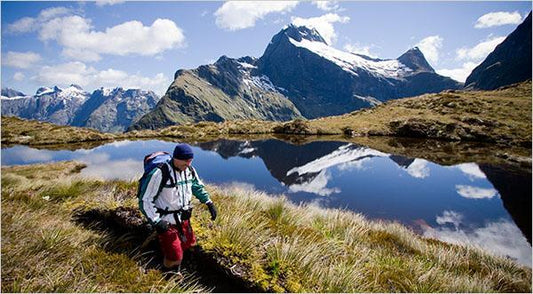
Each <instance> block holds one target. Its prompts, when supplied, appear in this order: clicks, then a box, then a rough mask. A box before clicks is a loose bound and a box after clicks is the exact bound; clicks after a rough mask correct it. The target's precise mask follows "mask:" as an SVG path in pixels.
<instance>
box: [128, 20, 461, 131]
mask: <svg viewBox="0 0 533 294" xmlns="http://www.w3.org/2000/svg"><path fill="white" fill-rule="evenodd" d="M400 60H402V61H404V62H405V63H407V64H409V65H410V66H411V67H413V68H410V67H409V66H408V65H406V64H404V63H402V62H401V61H400ZM193 77H194V78H193ZM459 88H462V84H461V83H459V82H456V81H453V80H452V79H450V78H447V77H443V76H440V75H438V74H436V73H435V71H434V70H433V68H431V66H430V65H429V63H427V61H426V60H425V57H424V56H423V54H422V52H420V50H419V49H418V48H412V49H410V50H409V51H407V52H405V53H404V54H403V55H402V56H400V57H399V58H398V59H387V60H385V59H375V58H370V57H367V56H361V55H357V54H353V53H348V52H344V51H340V50H338V49H335V48H333V47H330V46H329V45H328V44H327V42H326V41H325V40H324V38H323V37H322V36H321V35H320V34H319V33H318V31H316V30H315V29H311V28H308V27H305V26H295V25H293V24H290V25H287V26H285V27H284V28H283V29H282V30H281V31H280V32H278V33H277V34H276V35H274V36H273V37H272V39H271V41H270V42H269V44H268V45H267V47H266V48H265V51H264V53H263V55H262V56H261V57H260V58H253V57H249V56H246V57H241V58H229V57H227V56H225V55H223V56H221V57H220V58H219V59H218V60H217V61H216V62H214V63H213V64H208V65H201V66H199V67H198V68H196V69H191V70H183V69H180V70H178V71H176V74H175V75H174V82H173V83H172V84H171V85H170V87H169V89H168V91H167V93H166V94H165V95H164V97H163V98H162V99H161V100H160V102H159V103H158V105H157V106H156V108H155V109H153V110H152V111H150V112H149V113H147V114H146V115H145V116H144V117H143V118H141V119H140V120H139V121H138V122H137V123H136V124H133V125H132V126H131V127H130V128H129V130H139V129H158V128H162V127H165V126H169V125H172V124H183V123H188V122H198V121H202V120H210V121H216V122H219V121H222V120H228V119H267V120H276V121H285V120H290V119H294V118H298V117H304V118H308V119H312V118H318V117H323V116H330V115H339V114H343V113H347V112H351V111H354V110H357V109H361V108H367V107H371V106H374V105H376V104H379V103H381V102H384V101H387V100H390V99H396V98H401V97H407V96H413V95H419V94H423V93H427V92H430V93H433V92H440V91H442V90H444V89H459ZM192 89H196V90H194V91H193V90H192ZM202 90H203V91H202ZM265 97H266V98H267V99H265Z"/></svg>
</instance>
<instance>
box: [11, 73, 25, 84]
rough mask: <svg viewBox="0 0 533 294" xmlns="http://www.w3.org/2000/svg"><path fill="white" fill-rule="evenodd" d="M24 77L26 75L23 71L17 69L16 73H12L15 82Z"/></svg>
mask: <svg viewBox="0 0 533 294" xmlns="http://www.w3.org/2000/svg"><path fill="white" fill-rule="evenodd" d="M25 77H26V76H25V75H24V74H23V73H21V72H19V71H18V72H16V73H15V74H14V75H13V80H15V81H17V82H21V81H23V80H24V78H25Z"/></svg>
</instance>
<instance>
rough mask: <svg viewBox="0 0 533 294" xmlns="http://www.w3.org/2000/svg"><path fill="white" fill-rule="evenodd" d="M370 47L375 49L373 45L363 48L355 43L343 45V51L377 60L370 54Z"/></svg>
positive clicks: (374, 55)
mask: <svg viewBox="0 0 533 294" xmlns="http://www.w3.org/2000/svg"><path fill="white" fill-rule="evenodd" d="M372 47H375V46H374V45H370V46H364V45H360V44H359V43H355V44H346V45H344V47H343V49H344V50H346V51H348V52H351V53H356V54H362V55H366V56H369V57H372V58H377V55H376V54H374V53H372V52H370V49H371V48H372Z"/></svg>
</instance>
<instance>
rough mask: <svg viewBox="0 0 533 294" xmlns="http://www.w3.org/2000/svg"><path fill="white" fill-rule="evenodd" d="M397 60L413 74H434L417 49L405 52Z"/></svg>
mask: <svg viewBox="0 0 533 294" xmlns="http://www.w3.org/2000/svg"><path fill="white" fill-rule="evenodd" d="M397 60H398V61H399V62H401V63H403V64H405V65H407V66H408V67H409V68H410V69H412V70H413V71H415V72H435V70H434V69H433V68H432V67H431V65H429V63H428V62H427V60H426V58H425V57H424V54H423V53H422V51H420V49H419V48H418V47H414V48H411V49H409V50H407V52H405V53H404V54H402V56H400V57H398V59H397Z"/></svg>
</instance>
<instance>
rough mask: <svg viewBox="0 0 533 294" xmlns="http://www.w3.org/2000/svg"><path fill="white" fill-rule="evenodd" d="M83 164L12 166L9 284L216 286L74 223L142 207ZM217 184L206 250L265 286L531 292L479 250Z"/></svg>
mask: <svg viewBox="0 0 533 294" xmlns="http://www.w3.org/2000/svg"><path fill="white" fill-rule="evenodd" d="M80 167H81V165H80V164H76V163H73V162H61V163H54V164H48V165H33V166H22V167H21V166H19V167H4V168H2V249H1V250H2V289H3V291H6V292H182V291H185V292H194V291H208V289H207V288H205V287H204V286H202V285H201V284H199V283H198V282H197V281H198V277H197V276H196V277H194V276H188V277H186V278H185V279H184V280H176V279H165V278H164V277H163V276H162V273H161V272H160V271H159V270H158V269H157V268H150V267H147V266H146V264H147V262H148V261H147V256H146V255H143V254H139V250H138V246H139V245H140V244H132V239H131V238H130V237H129V236H128V235H127V234H125V235H123V236H118V237H116V236H115V237H111V236H109V235H107V234H105V233H104V232H99V231H94V230H90V229H88V228H85V227H83V226H81V225H79V224H76V223H75V222H74V221H72V219H73V215H74V213H75V211H80V210H89V209H92V208H98V209H108V208H116V207H120V206H124V207H136V206H137V203H136V198H135V189H136V187H135V183H134V182H123V181H98V180H89V179H82V178H79V176H78V175H77V172H76V171H79V169H80ZM43 170H47V171H49V172H46V173H43V172H42V171H43ZM209 189H210V191H211V193H212V197H213V199H214V201H215V202H216V203H217V206H218V208H219V217H218V218H217V220H216V221H215V222H212V221H210V220H209V215H208V213H207V210H206V209H205V208H204V207H203V206H199V207H197V209H196V210H195V216H194V218H193V226H194V229H195V231H196V232H197V237H198V245H199V246H201V248H202V250H203V252H205V253H207V254H208V255H209V256H211V258H212V259H213V260H214V261H215V263H216V264H218V266H220V267H222V268H224V269H225V270H226V272H228V273H230V274H231V275H232V276H234V277H235V276H237V277H239V279H240V280H241V281H244V282H245V283H246V284H248V285H252V286H253V288H254V289H258V290H260V291H274V292H531V269H530V268H526V267H523V266H521V265H518V264H517V263H515V262H513V261H511V260H508V259H504V258H499V257H494V256H491V255H488V254H486V253H484V252H482V251H480V250H478V249H476V248H472V247H463V246H456V245H451V244H447V243H444V242H441V241H437V240H433V239H425V238H422V237H420V236H418V235H416V234H415V233H413V232H412V231H410V230H409V229H407V228H406V227H404V226H402V225H400V224H397V223H385V222H374V221H368V220H367V219H365V218H364V217H363V216H361V215H359V214H355V213H352V212H348V211H342V210H333V209H321V208H318V207H316V206H310V205H299V206H298V205H294V204H291V203H289V202H288V201H287V200H286V199H284V198H283V197H270V196H268V195H266V194H264V193H262V192H258V191H251V190H244V189H240V188H231V187H230V188H220V187H209ZM197 205H199V204H198V203H197ZM151 255H152V254H151ZM221 278H222V277H221Z"/></svg>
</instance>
